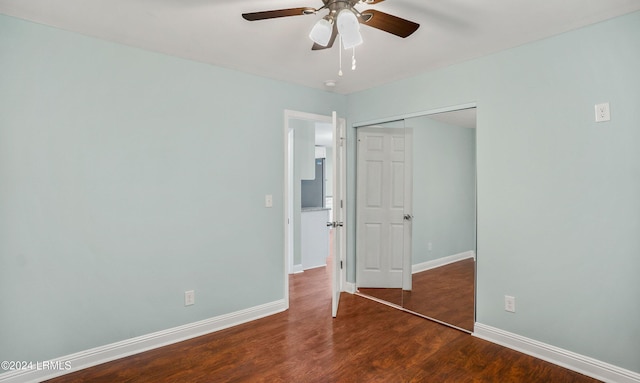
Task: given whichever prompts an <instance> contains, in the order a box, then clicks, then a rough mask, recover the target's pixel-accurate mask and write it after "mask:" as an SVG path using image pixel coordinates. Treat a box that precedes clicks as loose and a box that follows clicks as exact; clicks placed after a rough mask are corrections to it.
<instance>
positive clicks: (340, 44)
mask: <svg viewBox="0 0 640 383" xmlns="http://www.w3.org/2000/svg"><path fill="white" fill-rule="evenodd" d="M338 52H340V53H339V54H338V60H339V61H340V69H339V70H338V76H342V36H340V35H338Z"/></svg>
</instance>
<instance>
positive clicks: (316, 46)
mask: <svg viewBox="0 0 640 383" xmlns="http://www.w3.org/2000/svg"><path fill="white" fill-rule="evenodd" d="M336 37H338V26H337V25H336V23H333V30H332V31H331V38H330V39H329V43H328V44H327V46H326V47H323V46H322V45H320V44H318V43H313V46H312V47H311V50H312V51H319V50H322V49H327V48H331V47H332V46H333V43H334V42H335V41H336Z"/></svg>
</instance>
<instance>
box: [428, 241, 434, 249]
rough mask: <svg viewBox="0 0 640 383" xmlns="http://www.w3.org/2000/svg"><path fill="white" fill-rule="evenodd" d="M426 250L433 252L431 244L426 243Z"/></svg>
mask: <svg viewBox="0 0 640 383" xmlns="http://www.w3.org/2000/svg"><path fill="white" fill-rule="evenodd" d="M427 250H429V251H431V250H433V245H432V244H431V242H429V243H427Z"/></svg>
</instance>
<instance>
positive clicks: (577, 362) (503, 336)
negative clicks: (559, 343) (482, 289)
mask: <svg viewBox="0 0 640 383" xmlns="http://www.w3.org/2000/svg"><path fill="white" fill-rule="evenodd" d="M473 335H474V336H476V337H478V338H481V339H484V340H487V341H489V342H492V343H497V344H499V345H502V346H505V347H508V348H511V349H513V350H516V351H520V352H522V353H525V354H528V355H531V356H535V357H536V358H538V359H542V360H546V361H547V362H550V363H553V364H557V365H558V366H562V367H565V368H568V369H570V370H573V371H576V372H579V373H581V374H584V375H587V376H590V377H592V378H595V379H598V380H602V381H604V382H611V383H640V374H639V373H637V372H633V371H629V370H626V369H624V368H620V367H617V366H614V365H612V364H609V363H605V362H602V361H599V360H597V359H593V358H590V357H588V356H584V355H580V354H577V353H574V352H572V351H567V350H564V349H561V348H559V347H555V346H552V345H549V344H546V343H542V342H538V341H536V340H533V339H529V338H525V337H523V336H520V335H517V334H513V333H510V332H507V331H503V330H500V329H498V328H495V327H491V326H487V325H484V324H482V323H477V322H476V324H475V327H474V332H473Z"/></svg>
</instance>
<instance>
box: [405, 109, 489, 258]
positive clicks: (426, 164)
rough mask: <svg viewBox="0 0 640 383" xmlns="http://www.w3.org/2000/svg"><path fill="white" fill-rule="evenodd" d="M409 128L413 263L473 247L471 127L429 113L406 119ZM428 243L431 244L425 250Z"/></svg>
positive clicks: (472, 153)
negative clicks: (411, 171) (410, 134)
mask: <svg viewBox="0 0 640 383" xmlns="http://www.w3.org/2000/svg"><path fill="white" fill-rule="evenodd" d="M405 126H406V127H407V128H411V129H412V131H413V209H411V212H412V214H413V215H414V219H413V224H412V227H413V233H414V235H413V236H412V252H411V254H412V258H411V261H412V262H411V263H412V264H413V265H416V264H419V263H423V262H427V261H432V260H435V259H438V258H442V257H447V256H450V255H455V254H460V253H463V252H467V251H474V250H475V247H476V226H475V220H476V203H475V202H476V198H475V195H476V147H475V144H476V139H475V129H469V128H463V127H459V126H452V125H448V124H444V123H442V122H439V121H436V120H433V119H431V118H430V116H423V117H415V118H409V119H406V120H405ZM429 243H431V245H432V246H431V249H429Z"/></svg>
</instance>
